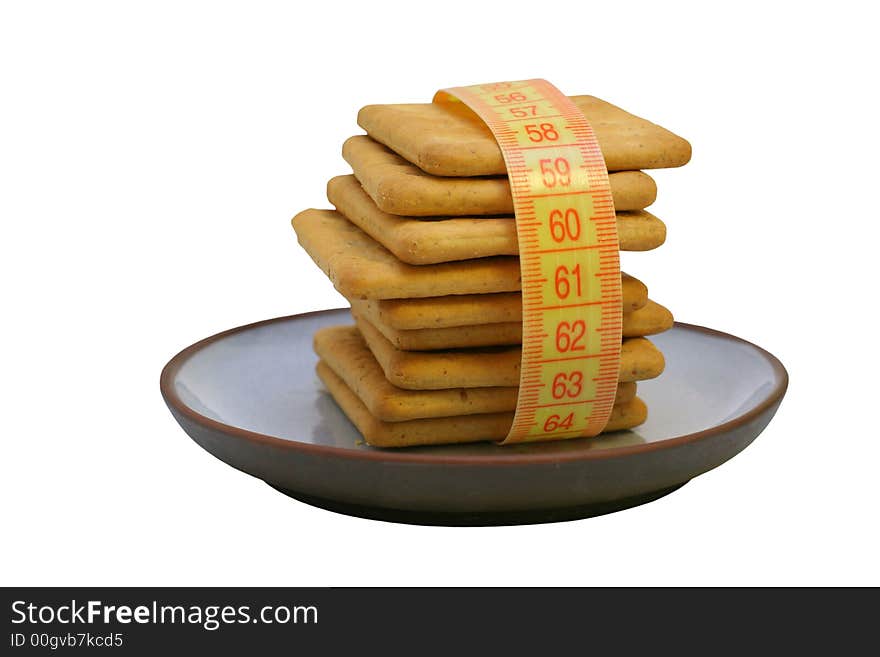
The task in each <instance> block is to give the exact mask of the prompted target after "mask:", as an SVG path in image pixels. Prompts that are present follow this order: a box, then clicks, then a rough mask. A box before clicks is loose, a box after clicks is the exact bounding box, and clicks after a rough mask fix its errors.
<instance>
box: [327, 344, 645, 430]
mask: <svg viewBox="0 0 880 657" xmlns="http://www.w3.org/2000/svg"><path fill="white" fill-rule="evenodd" d="M317 372H318V376H319V377H320V378H321V380H322V381H323V382H324V385H325V386H326V387H327V390H328V391H329V392H330V394H331V395H332V397H333V399H334V400H336V403H337V404H338V405H339V407H340V408H341V409H342V411H343V413H345V414H346V415H347V416H348V419H349V420H351V422H352V424H354V425H355V427H357V429H358V431H360V432H361V435H363V437H364V439H365V440H366V441H367V443H368V444H369V445H372V446H374V447H412V446H416V445H440V444H447V443H469V442H480V441H486V440H502V439H503V438H504V437H505V436H507V432H508V431H509V430H510V425H511V424H513V413H511V412H506V413H481V414H477V415H459V416H455V417H441V418H427V419H418V420H406V421H402V422H383V421H382V420H380V419H378V418H376V417H375V416H374V415H373V414H372V413H370V411H369V410H368V409H367V407H366V406H365V405H364V403H363V402H362V401H361V400H360V399H359V398H358V396H357V395H356V394H355V393H354V392H353V391H352V390H351V388H349V387H348V386H347V385H346V384H345V382H344V381H343V380H342V379H341V378H340V377H339V376H338V375H337V374H336V373H335V372H334V371H333V370H332V369H331V368H330V367H329V366H328V365H327V364H326V363H324V362H323V361H319V362H318V366H317ZM647 416H648V409H647V407H646V406H645V403H644V402H643V401H642V400H641V399H639V398H638V397H635V398H633V399H632V400H631V401H629V402H627V403H625V404H619V405H617V406H615V407H614V408H613V409H612V411H611V417H610V418H609V420H608V424H607V425H606V426H605V429H604V431H605V432H610V431H620V430H623V429H631V428H633V427H636V426H638V425H640V424H642V423H643V422H644V421H645V419H646V418H647Z"/></svg>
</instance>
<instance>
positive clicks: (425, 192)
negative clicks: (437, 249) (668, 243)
mask: <svg viewBox="0 0 880 657" xmlns="http://www.w3.org/2000/svg"><path fill="white" fill-rule="evenodd" d="M342 157H343V158H345V161H346V162H348V163H349V164H350V165H351V168H352V170H353V171H354V175H355V177H356V178H357V179H358V180H359V181H360V183H361V185H363V187H364V189H365V190H366V192H367V194H369V195H370V197H371V198H372V199H373V201H375V203H376V205H377V206H378V207H379V209H380V210H382V211H383V212H388V213H389V214H400V215H410V216H418V217H436V216H450V217H453V216H463V215H487V214H513V197H511V195H510V183H509V182H508V180H507V176H504V177H495V178H441V177H439V176H431V175H428V174H427V173H425V172H424V171H422V170H421V169H419V168H418V167H417V166H416V165H414V164H410V163H409V162H407V161H406V160H404V159H403V158H402V157H400V156H399V155H396V154H395V153H393V152H391V151H390V150H388V149H387V148H385V147H384V146H383V145H382V144H380V143H378V142H375V141H373V140H372V139H370V138H369V137H367V136H366V135H359V136H357V137H350V138H349V139H348V140H346V142H345V143H344V144H343V145H342ZM608 179H609V181H610V182H611V195H612V196H613V198H614V207H615V209H617V210H618V211H620V210H644V209H645V208H646V207H648V206H649V205H651V203H653V202H654V200H655V199H656V198H657V184H656V183H655V182H654V179H653V178H651V176H649V175H648V174H646V173H643V172H641V171H620V172H618V173H611V174H609V175H608Z"/></svg>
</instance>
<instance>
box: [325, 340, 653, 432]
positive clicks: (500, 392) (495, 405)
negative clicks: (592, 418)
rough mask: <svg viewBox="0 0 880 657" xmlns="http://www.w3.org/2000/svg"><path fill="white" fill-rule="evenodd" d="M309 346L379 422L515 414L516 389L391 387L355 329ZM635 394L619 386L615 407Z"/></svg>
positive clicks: (629, 387) (629, 386) (624, 385)
mask: <svg viewBox="0 0 880 657" xmlns="http://www.w3.org/2000/svg"><path fill="white" fill-rule="evenodd" d="M314 343H315V352H316V353H317V354H318V357H319V358H320V359H321V360H322V361H323V362H324V363H326V364H327V365H328V366H329V367H330V369H332V370H333V372H334V373H335V374H336V375H337V376H338V377H339V378H341V379H342V380H343V381H344V382H345V384H346V385H347V386H348V387H349V388H351V390H352V392H354V393H355V394H356V395H357V397H358V399H360V400H361V401H362V402H363V403H364V405H365V406H366V407H367V408H368V409H369V411H370V413H371V414H372V415H373V416H375V417H376V418H377V419H379V420H382V421H383V422H402V421H406V420H416V419H422V418H430V417H453V416H457V415H474V414H478V413H501V412H505V411H514V410H516V402H517V395H518V394H519V388H516V387H495V388H452V389H447V390H404V389H402V388H398V387H396V386H393V385H392V384H391V383H389V382H388V379H386V378H385V373H384V372H383V371H382V368H381V367H380V366H379V363H377V362H376V359H375V357H374V356H373V354H372V352H370V350H369V348H368V347H367V345H366V344H365V343H364V340H363V337H362V336H361V334H360V332H359V331H358V330H357V328H356V327H354V326H331V327H326V328H322V329H320V330H319V331H318V332H317V333H315V338H314ZM635 395H636V384H635V383H621V384H620V385H619V386H618V388H617V396H616V397H615V401H614V403H615V404H622V403H626V402H629V401H630V400H631V399H632V398H633V397H635Z"/></svg>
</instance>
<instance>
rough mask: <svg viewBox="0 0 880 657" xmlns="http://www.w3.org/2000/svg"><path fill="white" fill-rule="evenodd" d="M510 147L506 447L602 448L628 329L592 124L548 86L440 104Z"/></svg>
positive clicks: (442, 94) (535, 84)
mask: <svg viewBox="0 0 880 657" xmlns="http://www.w3.org/2000/svg"><path fill="white" fill-rule="evenodd" d="M434 102H438V103H454V102H461V103H464V104H465V105H466V106H468V107H469V108H470V109H471V110H472V111H473V112H474V113H475V114H476V115H477V116H478V117H479V118H480V119H482V120H483V121H484V122H485V123H486V125H487V126H488V127H489V129H490V130H491V131H492V134H493V135H494V136H495V139H496V140H497V141H498V145H499V146H500V147H501V152H502V154H503V155H504V161H505V163H506V165H507V173H508V176H509V178H510V189H511V193H512V195H513V206H514V212H515V214H516V228H517V236H518V239H519V254H520V255H519V257H520V269H521V273H522V304H523V336H522V365H521V369H520V386H519V399H518V401H517V405H516V415H515V417H514V420H513V425H512V426H511V429H510V433H509V434H508V435H507V438H505V439H504V441H503V442H502V444H510V443H517V442H528V441H536V440H556V439H559V438H575V437H581V436H595V435H596V434H598V433H599V432H600V431H601V430H602V429H603V428H604V427H605V425H606V424H607V422H608V418H609V416H610V415H611V409H612V407H613V405H614V397H615V395H616V393H617V379H618V370H619V367H620V343H621V338H622V328H623V317H622V303H621V289H620V257H619V245H618V241H617V219H616V217H615V213H614V202H613V200H612V198H611V188H610V185H609V182H608V171H607V170H606V168H605V161H604V159H603V157H602V152H601V151H600V150H599V144H598V142H597V141H596V137H595V135H594V134H593V130H592V128H591V127H590V124H589V122H588V121H587V119H586V118H585V117H584V115H583V113H582V112H581V111H580V110H579V109H578V107H577V106H576V105H575V104H574V103H573V102H572V101H571V100H569V98H567V97H566V96H565V95H563V94H562V93H561V92H560V91H559V90H558V89H557V88H556V87H554V86H553V85H551V84H550V83H549V82H547V81H545V80H521V81H518V82H496V83H492V84H479V85H473V86H469V87H454V88H450V89H443V90H442V91H439V92H437V95H436V96H435V97H434Z"/></svg>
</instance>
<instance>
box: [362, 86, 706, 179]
mask: <svg viewBox="0 0 880 657" xmlns="http://www.w3.org/2000/svg"><path fill="white" fill-rule="evenodd" d="M571 100H572V101H573V102H574V103H575V105H577V106H578V108H579V109H580V110H581V112H583V114H584V116H585V117H586V119H587V120H588V121H589V122H590V125H591V126H592V128H593V132H594V133H595V135H596V139H597V141H598V142H599V147H600V148H601V150H602V155H603V156H604V157H605V165H606V166H607V167H608V170H609V171H626V170H635V169H661V168H666V167H679V166H682V165H683V164H686V163H687V162H688V160H690V157H691V146H690V144H689V143H688V142H687V141H686V140H685V139H682V138H681V137H679V136H678V135H676V134H673V133H672V132H670V131H669V130H667V129H665V128H662V127H660V126H658V125H656V124H654V123H651V122H650V121H647V120H645V119H643V118H640V117H638V116H635V115H634V114H630V113H629V112H627V111H625V110H623V109H621V108H619V107H617V106H615V105H612V104H611V103H608V102H605V101H603V100H600V99H599V98H595V97H593V96H572V97H571ZM358 125H360V126H361V127H362V128H363V129H364V130H366V131H367V133H368V134H369V135H370V136H371V137H372V138H373V139H375V140H376V141H378V142H380V143H382V144H384V145H385V146H387V147H388V148H390V149H391V150H393V151H394V152H396V153H397V154H399V155H400V156H401V157H404V158H406V159H407V160H408V161H409V162H412V163H413V164H415V165H416V166H418V167H419V168H420V169H422V170H423V171H425V172H427V173H430V174H432V175H435V176H491V175H500V174H503V173H505V172H506V168H505V165H504V158H503V156H502V154H501V149H500V148H499V147H498V144H497V142H496V141H495V138H494V137H493V136H492V133H491V132H490V130H489V129H488V127H487V126H486V125H485V123H483V121H481V120H480V119H479V117H477V116H476V114H474V113H473V112H471V111H470V110H468V109H467V108H464V107H462V106H460V105H459V106H458V107H456V106H450V105H446V104H444V105H440V104H436V103H418V104H394V105H367V106H366V107H364V108H362V109H361V110H360V112H358Z"/></svg>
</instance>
